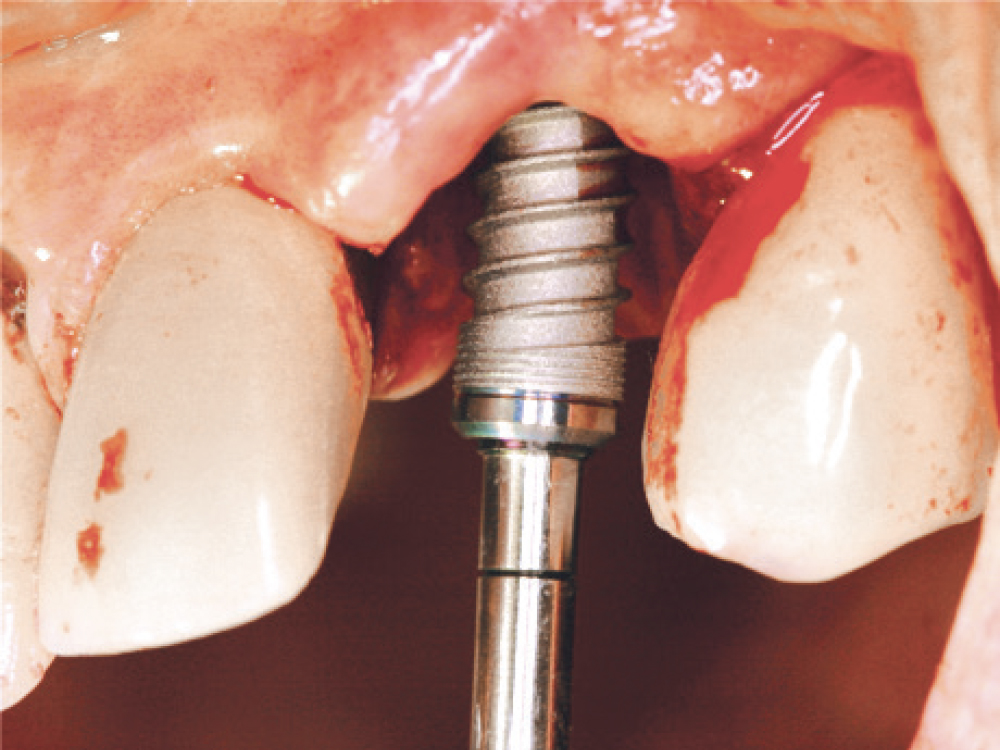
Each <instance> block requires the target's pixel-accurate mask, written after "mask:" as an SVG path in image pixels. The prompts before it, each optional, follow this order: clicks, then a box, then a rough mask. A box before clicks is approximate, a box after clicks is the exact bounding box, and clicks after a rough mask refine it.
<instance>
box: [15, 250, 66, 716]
mask: <svg viewBox="0 0 1000 750" xmlns="http://www.w3.org/2000/svg"><path fill="white" fill-rule="evenodd" d="M3 262H4V266H5V267H4V269H3V270H4V275H5V279H4V282H5V286H6V282H7V278H6V276H7V275H8V273H9V272H10V267H9V266H8V263H9V262H10V258H8V257H7V256H6V255H5V256H4V259H3ZM5 291H6V289H5ZM5 296H6V295H5ZM5 301H6V300H5ZM0 322H2V325H3V328H4V330H3V334H4V342H3V369H2V375H0V380H2V382H3V441H2V442H0V454H2V464H3V468H2V479H3V489H2V495H0V517H2V521H3V542H2V546H0V571H2V572H0V579H2V582H3V588H2V591H0V607H2V612H0V709H6V708H8V707H9V706H11V705H13V704H14V703H16V702H17V701H19V700H20V699H21V698H22V697H23V696H24V695H25V694H26V693H28V691H30V690H31V689H32V688H33V687H34V686H35V685H36V684H37V683H38V681H39V680H41V679H42V675H43V674H44V672H45V669H46V667H48V665H49V663H50V662H51V661H52V656H51V654H50V653H49V652H48V650H47V649H45V647H44V646H42V644H41V642H40V641H39V639H38V621H37V616H36V612H37V607H38V599H37V584H38V571H37V564H38V541H39V539H40V537H41V533H42V517H43V515H44V512H45V509H44V498H45V494H46V489H47V486H48V478H49V467H50V465H51V461H52V453H53V450H54V449H55V444H56V436H57V434H58V431H59V414H58V413H57V412H56V409H55V407H54V406H53V405H52V402H51V401H50V400H49V397H48V394H47V393H46V392H45V388H44V386H43V385H42V379H41V373H40V372H39V371H38V368H37V367H36V365H35V362H34V359H33V358H32V356H31V350H30V348H29V347H28V345H27V342H26V340H25V339H24V337H23V332H22V330H21V328H20V323H21V321H18V322H17V323H15V322H14V321H12V320H11V319H9V318H8V315H7V311H6V310H5V311H4V315H3V319H2V321H0Z"/></svg>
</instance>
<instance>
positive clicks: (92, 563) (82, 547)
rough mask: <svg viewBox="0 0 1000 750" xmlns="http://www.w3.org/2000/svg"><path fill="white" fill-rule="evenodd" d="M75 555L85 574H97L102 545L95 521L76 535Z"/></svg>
mask: <svg viewBox="0 0 1000 750" xmlns="http://www.w3.org/2000/svg"><path fill="white" fill-rule="evenodd" d="M76 556H77V559H78V560H79V561H80V565H81V566H82V567H83V570H84V571H85V572H86V573H87V575H89V576H90V577H91V578H93V577H94V576H95V575H97V570H98V568H99V567H100V566H101V557H103V556H104V547H103V546H102V545H101V527H100V526H98V525H97V524H96V523H91V524H90V526H88V527H87V528H85V529H84V530H83V531H81V532H80V533H79V534H77V535H76ZM65 627H66V626H64V628H65ZM66 632H69V631H68V630H67V631H66Z"/></svg>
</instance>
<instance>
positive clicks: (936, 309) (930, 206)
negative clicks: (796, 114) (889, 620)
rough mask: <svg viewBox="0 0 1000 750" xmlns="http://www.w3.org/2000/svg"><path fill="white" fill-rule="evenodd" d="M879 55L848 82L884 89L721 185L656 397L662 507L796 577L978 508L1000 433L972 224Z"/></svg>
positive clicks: (673, 524)
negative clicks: (722, 204) (742, 184)
mask: <svg viewBox="0 0 1000 750" xmlns="http://www.w3.org/2000/svg"><path fill="white" fill-rule="evenodd" d="M879 65H882V64H881V63H876V64H874V65H873V66H868V68H867V69H865V70H862V71H860V72H859V73H858V75H857V77H854V78H849V79H847V80H846V81H845V82H844V84H843V85H842V86H841V88H840V89H839V92H840V94H843V92H844V91H847V92H851V91H859V92H860V91H865V90H866V89H865V87H871V86H873V85H875V84H873V83H872V82H871V81H872V79H879V77H880V76H881V77H882V81H883V83H882V84H879V85H883V86H884V89H883V90H882V91H881V92H877V91H876V92H875V93H879V96H875V97H872V98H871V99H870V100H869V101H863V102H862V103H861V105H860V106H852V107H845V108H842V109H839V110H834V109H824V110H823V111H824V112H833V114H829V115H828V116H827V117H826V119H822V118H821V117H820V116H817V120H819V122H816V123H814V124H813V125H812V126H806V127H805V128H804V129H803V131H802V133H800V135H799V137H798V140H796V141H793V142H791V143H788V144H787V145H786V146H785V147H784V148H782V149H779V150H778V152H777V153H776V154H775V155H774V156H772V157H770V163H769V164H768V165H767V166H765V167H764V170H763V171H762V172H761V173H760V174H759V175H758V176H757V177H756V178H755V179H754V181H753V183H752V184H751V185H749V186H748V188H747V189H746V190H744V192H743V193H742V194H738V195H736V196H734V197H733V199H732V200H730V202H729V205H728V206H727V208H726V211H725V212H724V213H723V215H722V216H720V219H719V221H718V223H717V224H716V225H715V227H714V228H713V229H712V231H711V233H710V234H709V236H708V238H707V239H706V242H705V245H704V246H703V247H702V250H701V251H700V252H701V254H700V255H699V256H698V257H697V258H696V260H695V262H694V264H693V265H692V267H691V268H690V269H689V271H688V275H687V277H686V278H685V281H684V283H683V285H682V288H681V290H680V291H679V293H678V300H679V301H678V303H677V305H675V309H674V310H673V312H672V316H671V322H670V323H669V324H668V328H667V332H666V334H665V337H664V342H663V344H662V345H661V355H660V361H659V363H658V366H657V367H658V370H657V374H656V376H655V378H654V386H653V393H652V395H651V398H650V412H649V415H648V418H647V435H646V445H645V448H644V461H645V468H646V485H647V493H648V495H649V499H650V503H651V506H652V509H653V513H654V516H655V518H656V520H657V522H658V523H659V525H661V526H662V527H664V528H666V529H668V530H669V531H671V532H672V533H674V534H675V535H678V536H680V537H681V538H682V539H684V540H685V541H687V542H688V543H689V544H691V545H692V546H694V547H697V548H701V549H705V550H707V551H709V552H711V553H713V554H715V555H717V556H720V557H723V558H726V559H730V560H735V561H738V562H740V563H742V564H744V565H747V566H748V567H751V568H754V569H756V570H759V571H761V572H764V573H766V574H768V575H771V576H774V577H777V578H782V579H787V580H800V581H808V580H823V579H827V578H831V577H834V576H837V575H839V574H842V573H844V572H847V571H849V570H851V569H853V568H856V567H858V566H860V565H864V564H866V563H867V562H869V561H871V560H873V559H875V558H877V557H879V556H881V555H883V554H885V553H886V552H888V551H890V550H892V549H894V548H895V547H898V546H900V545H902V544H904V543H906V542H908V541H910V540H912V539H915V538H917V537H919V536H922V535H924V534H927V533H930V532H932V531H934V530H936V529H939V528H941V527H943V526H946V525H949V524H953V523H957V522H960V521H965V520H969V519H971V518H973V517H975V516H976V515H977V514H978V513H979V512H981V510H982V507H983V504H984V501H985V495H986V487H987V481H988V474H989V472H990V464H991V461H992V459H993V452H994V450H995V447H996V441H997V434H996V415H995V407H994V404H993V397H992V371H991V368H992V364H991V356H990V347H989V338H988V333H987V324H986V321H985V320H984V317H983V312H982V303H983V299H982V295H983V292H982V289H981V287H980V279H979V277H978V275H977V274H978V272H979V270H980V263H981V261H980V257H979V255H978V253H979V252H980V248H979V246H978V243H977V239H976V235H975V231H974V229H973V228H972V225H971V221H970V219H969V218H968V215H967V214H966V213H965V211H964V208H963V207H962V204H961V201H960V199H959V198H958V196H957V194H956V193H955V191H954V188H953V187H952V185H951V183H950V182H949V180H948V178H947V176H946V174H945V173H944V168H943V166H942V165H941V164H940V161H939V160H938V157H937V156H936V153H935V149H934V147H933V143H932V142H931V141H930V140H929V136H928V133H929V129H928V127H927V125H926V123H925V122H924V121H923V120H922V118H921V115H920V114H919V109H918V104H917V102H916V99H915V96H913V95H911V94H905V95H904V94H903V93H901V92H907V91H909V87H908V84H907V79H906V77H905V75H903V74H900V73H898V72H897V73H896V74H893V73H892V72H891V70H890V71H888V72H887V70H885V69H883V70H880V69H879V67H878V66H879ZM867 93H871V89H870V88H868V89H867ZM838 95H839V94H838V90H833V89H831V91H828V92H827V96H826V98H827V102H826V104H824V105H823V107H824V108H826V107H827V106H828V105H829V106H830V107H831V108H832V106H833V105H832V102H833V101H835V100H836V99H837V96H838ZM862 96H863V98H864V95H862ZM886 99H888V101H890V102H893V103H892V104H885V105H882V106H872V104H873V103H875V104H876V105H878V104H880V103H881V102H882V101H884V100H886ZM864 105H867V106H864ZM800 124H801V123H800ZM810 127H812V128H813V130H812V131H811V132H812V133H815V134H814V135H811V136H810V137H809V138H808V139H806V136H805V135H804V134H805V133H806V132H807V131H809V128H810ZM803 140H805V142H804V146H803V143H802V141H803ZM800 149H801V150H800ZM800 191H801V193H800ZM768 217H770V219H769V218H768ZM769 220H770V221H772V222H773V223H772V224H770V225H769V224H767V222H768V221H769ZM758 230H760V236H759V237H757V238H756V239H755V238H754V232H755V231H758ZM741 243H742V244H741ZM758 243H759V250H758V249H757V248H758ZM755 250H756V255H754V254H753V253H754V251H755ZM741 257H743V258H745V260H744V261H742V263H743V266H744V271H745V272H746V275H745V277H741V276H740V273H741V272H738V271H734V270H733V265H734V264H739V263H740V262H741V261H740V258H741ZM720 268H724V269H725V270H726V273H724V274H719V273H715V271H716V270H718V269H720ZM730 286H731V287H732V288H728V287H730Z"/></svg>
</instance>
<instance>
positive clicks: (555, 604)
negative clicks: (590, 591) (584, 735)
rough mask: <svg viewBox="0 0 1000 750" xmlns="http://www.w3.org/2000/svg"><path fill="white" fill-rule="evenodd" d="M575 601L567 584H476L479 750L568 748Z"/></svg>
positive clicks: (475, 727)
mask: <svg viewBox="0 0 1000 750" xmlns="http://www.w3.org/2000/svg"><path fill="white" fill-rule="evenodd" d="M573 597H574V590H573V583H572V581H570V580H554V579H546V578H533V577H521V576H483V577H481V578H480V579H479V592H478V607H479V609H478V612H479V619H478V622H477V627H476V677H475V686H474V692H475V703H474V706H473V714H472V747H473V748H475V749H476V750H565V749H566V748H567V747H569V731H568V730H569V719H570V683H569V680H568V679H567V675H568V674H569V673H570V672H571V670H572V663H571V661H572V643H573V621H572V617H571V613H572V611H573Z"/></svg>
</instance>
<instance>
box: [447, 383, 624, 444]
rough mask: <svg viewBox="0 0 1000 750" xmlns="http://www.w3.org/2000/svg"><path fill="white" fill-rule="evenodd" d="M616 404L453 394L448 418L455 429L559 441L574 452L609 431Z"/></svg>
mask: <svg viewBox="0 0 1000 750" xmlns="http://www.w3.org/2000/svg"><path fill="white" fill-rule="evenodd" d="M617 415H618V410H617V408H616V407H615V405H614V404H613V403H609V402H596V401H595V402H589V401H579V400H574V399H569V398H557V397H552V396H548V395H545V394H538V393H536V394H525V393H503V392H494V393H482V392H476V391H473V392H467V391H459V392H458V393H456V394H455V402H454V407H453V409H452V422H454V424H455V427H456V428H457V429H458V431H459V432H460V433H462V434H463V435H465V436H466V437H470V438H480V439H483V440H506V441H517V442H522V443H541V444H551V445H553V446H563V449H564V451H571V450H574V449H575V450H577V451H578V452H579V455H580V457H583V456H585V455H586V453H587V452H589V451H590V450H592V449H594V448H596V447H597V446H599V445H601V444H603V443H605V442H607V441H608V440H610V439H611V438H612V437H613V436H614V434H615V428H616V421H617Z"/></svg>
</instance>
